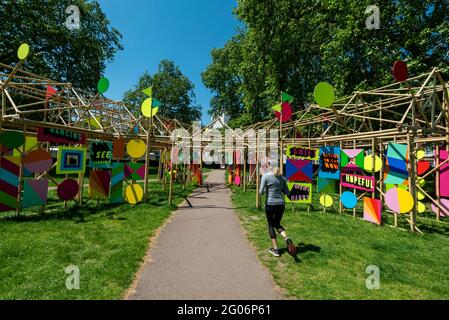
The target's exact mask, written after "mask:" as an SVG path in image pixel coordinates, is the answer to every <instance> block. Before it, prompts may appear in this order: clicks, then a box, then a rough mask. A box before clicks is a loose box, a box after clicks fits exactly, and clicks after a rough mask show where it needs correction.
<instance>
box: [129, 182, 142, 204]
mask: <svg viewBox="0 0 449 320" xmlns="http://www.w3.org/2000/svg"><path fill="white" fill-rule="evenodd" d="M142 199H143V189H142V187H141V186H140V185H138V184H132V185H130V186H128V187H127V188H126V192H125V200H126V201H127V202H128V203H129V204H136V203H139V202H140V201H142Z"/></svg>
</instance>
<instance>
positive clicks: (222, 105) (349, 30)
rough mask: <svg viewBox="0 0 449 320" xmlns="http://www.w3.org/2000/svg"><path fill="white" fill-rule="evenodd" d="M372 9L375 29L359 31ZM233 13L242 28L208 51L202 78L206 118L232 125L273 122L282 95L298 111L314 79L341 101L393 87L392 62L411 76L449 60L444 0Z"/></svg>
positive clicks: (278, 5) (324, 0)
mask: <svg viewBox="0 0 449 320" xmlns="http://www.w3.org/2000/svg"><path fill="white" fill-rule="evenodd" d="M372 4H376V5H377V6H378V7H379V8H380V19H381V20H380V30H369V29H367V28H366V19H367V18H368V16H369V14H365V10H366V8H367V7H368V6H369V5H372ZM235 13H236V15H237V17H238V18H239V19H240V20H241V21H242V22H243V23H244V24H245V28H244V29H243V30H240V31H239V32H238V34H237V35H236V36H235V37H234V38H232V39H231V40H229V41H228V42H227V43H226V45H225V46H224V48H221V49H214V51H213V52H212V64H211V65H209V66H208V68H207V69H206V70H205V71H204V73H203V82H204V84H205V86H206V87H208V88H209V89H210V90H212V91H213V92H214V97H213V98H212V100H211V110H210V113H211V114H212V115H219V114H222V113H224V112H225V113H227V114H228V115H229V116H230V117H231V122H232V124H233V125H242V124H250V123H253V122H254V121H259V120H265V119H271V118H273V113H272V111H271V110H270V108H271V107H272V106H273V105H274V104H275V103H277V102H279V99H280V94H281V92H282V91H284V92H288V93H289V94H291V95H293V96H294V97H295V98H296V99H295V102H294V109H295V111H298V110H301V109H302V108H304V106H305V105H306V104H307V103H308V102H312V101H313V96H312V93H313V89H314V87H315V85H316V84H317V83H318V82H320V81H328V82H330V83H332V84H333V85H334V86H335V88H336V91H337V95H338V96H340V97H341V96H345V95H349V94H351V93H352V92H354V91H355V90H361V89H370V88H376V87H379V86H382V85H385V84H388V83H391V82H393V77H392V75H391V67H392V66H393V63H394V61H395V60H397V59H402V60H406V61H407V63H408V65H409V70H410V72H409V73H410V75H412V76H413V75H419V74H421V73H424V72H429V71H430V70H432V68H434V67H446V65H447V63H448V61H449V55H448V49H449V23H448V22H449V15H448V14H447V13H448V3H447V1H444V0H426V1H419V0H415V1H405V0H399V1H388V0H380V1H377V2H376V3H373V2H372V1H369V0H355V1H335V0H310V1H307V2H304V1H296V0H271V1H260V0H239V1H238V7H237V8H236V9H235Z"/></svg>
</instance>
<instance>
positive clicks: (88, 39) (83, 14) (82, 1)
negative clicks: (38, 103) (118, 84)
mask: <svg viewBox="0 0 449 320" xmlns="http://www.w3.org/2000/svg"><path fill="white" fill-rule="evenodd" d="M0 2H1V5H0V21H1V27H2V32H1V34H0V47H1V48H2V49H1V51H0V62H2V63H5V64H15V63H17V61H18V58H17V49H18V48H19V46H20V45H21V44H22V43H28V44H29V45H30V50H31V51H30V55H29V56H28V58H27V60H26V69H27V70H28V71H30V72H33V73H36V74H39V75H42V76H46V77H49V78H52V79H55V80H58V81H62V82H71V83H72V84H73V85H74V86H75V87H78V88H81V89H85V90H92V91H95V90H96V85H97V82H98V80H99V79H100V77H101V75H102V74H103V72H104V70H105V63H106V62H107V61H110V60H112V58H113V57H114V54H115V53H116V52H117V50H122V46H121V44H120V40H121V37H122V36H121V34H120V33H119V32H118V31H117V30H116V29H114V28H110V26H109V21H108V19H107V17H106V16H105V14H104V13H103V12H102V10H101V7H100V5H99V3H98V2H97V1H86V0H46V1H41V0H23V1H7V0H2V1H0ZM69 5H76V6H78V7H79V9H80V18H81V19H80V20H81V27H80V29H78V30H69V29H67V27H66V25H65V23H66V19H67V17H68V16H69V15H68V14H66V13H65V10H66V8H67V7H68V6H69Z"/></svg>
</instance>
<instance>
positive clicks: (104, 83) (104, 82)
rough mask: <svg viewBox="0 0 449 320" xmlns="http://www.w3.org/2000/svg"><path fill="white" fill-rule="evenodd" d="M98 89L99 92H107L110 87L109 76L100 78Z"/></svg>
mask: <svg viewBox="0 0 449 320" xmlns="http://www.w3.org/2000/svg"><path fill="white" fill-rule="evenodd" d="M97 89H98V92H99V93H105V92H106V91H108V89H109V79H108V78H105V77H103V78H101V79H100V80H98V84H97Z"/></svg>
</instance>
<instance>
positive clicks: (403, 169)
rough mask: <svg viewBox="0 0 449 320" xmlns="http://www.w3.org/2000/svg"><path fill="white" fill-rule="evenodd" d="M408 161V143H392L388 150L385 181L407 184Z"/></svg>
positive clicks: (387, 182)
mask: <svg viewBox="0 0 449 320" xmlns="http://www.w3.org/2000/svg"><path fill="white" fill-rule="evenodd" d="M407 161H408V159H407V145H404V144H396V143H390V144H389V145H388V150H387V161H386V167H385V171H386V172H385V181H384V183H386V184H398V185H399V184H407V183H408V169H407Z"/></svg>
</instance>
